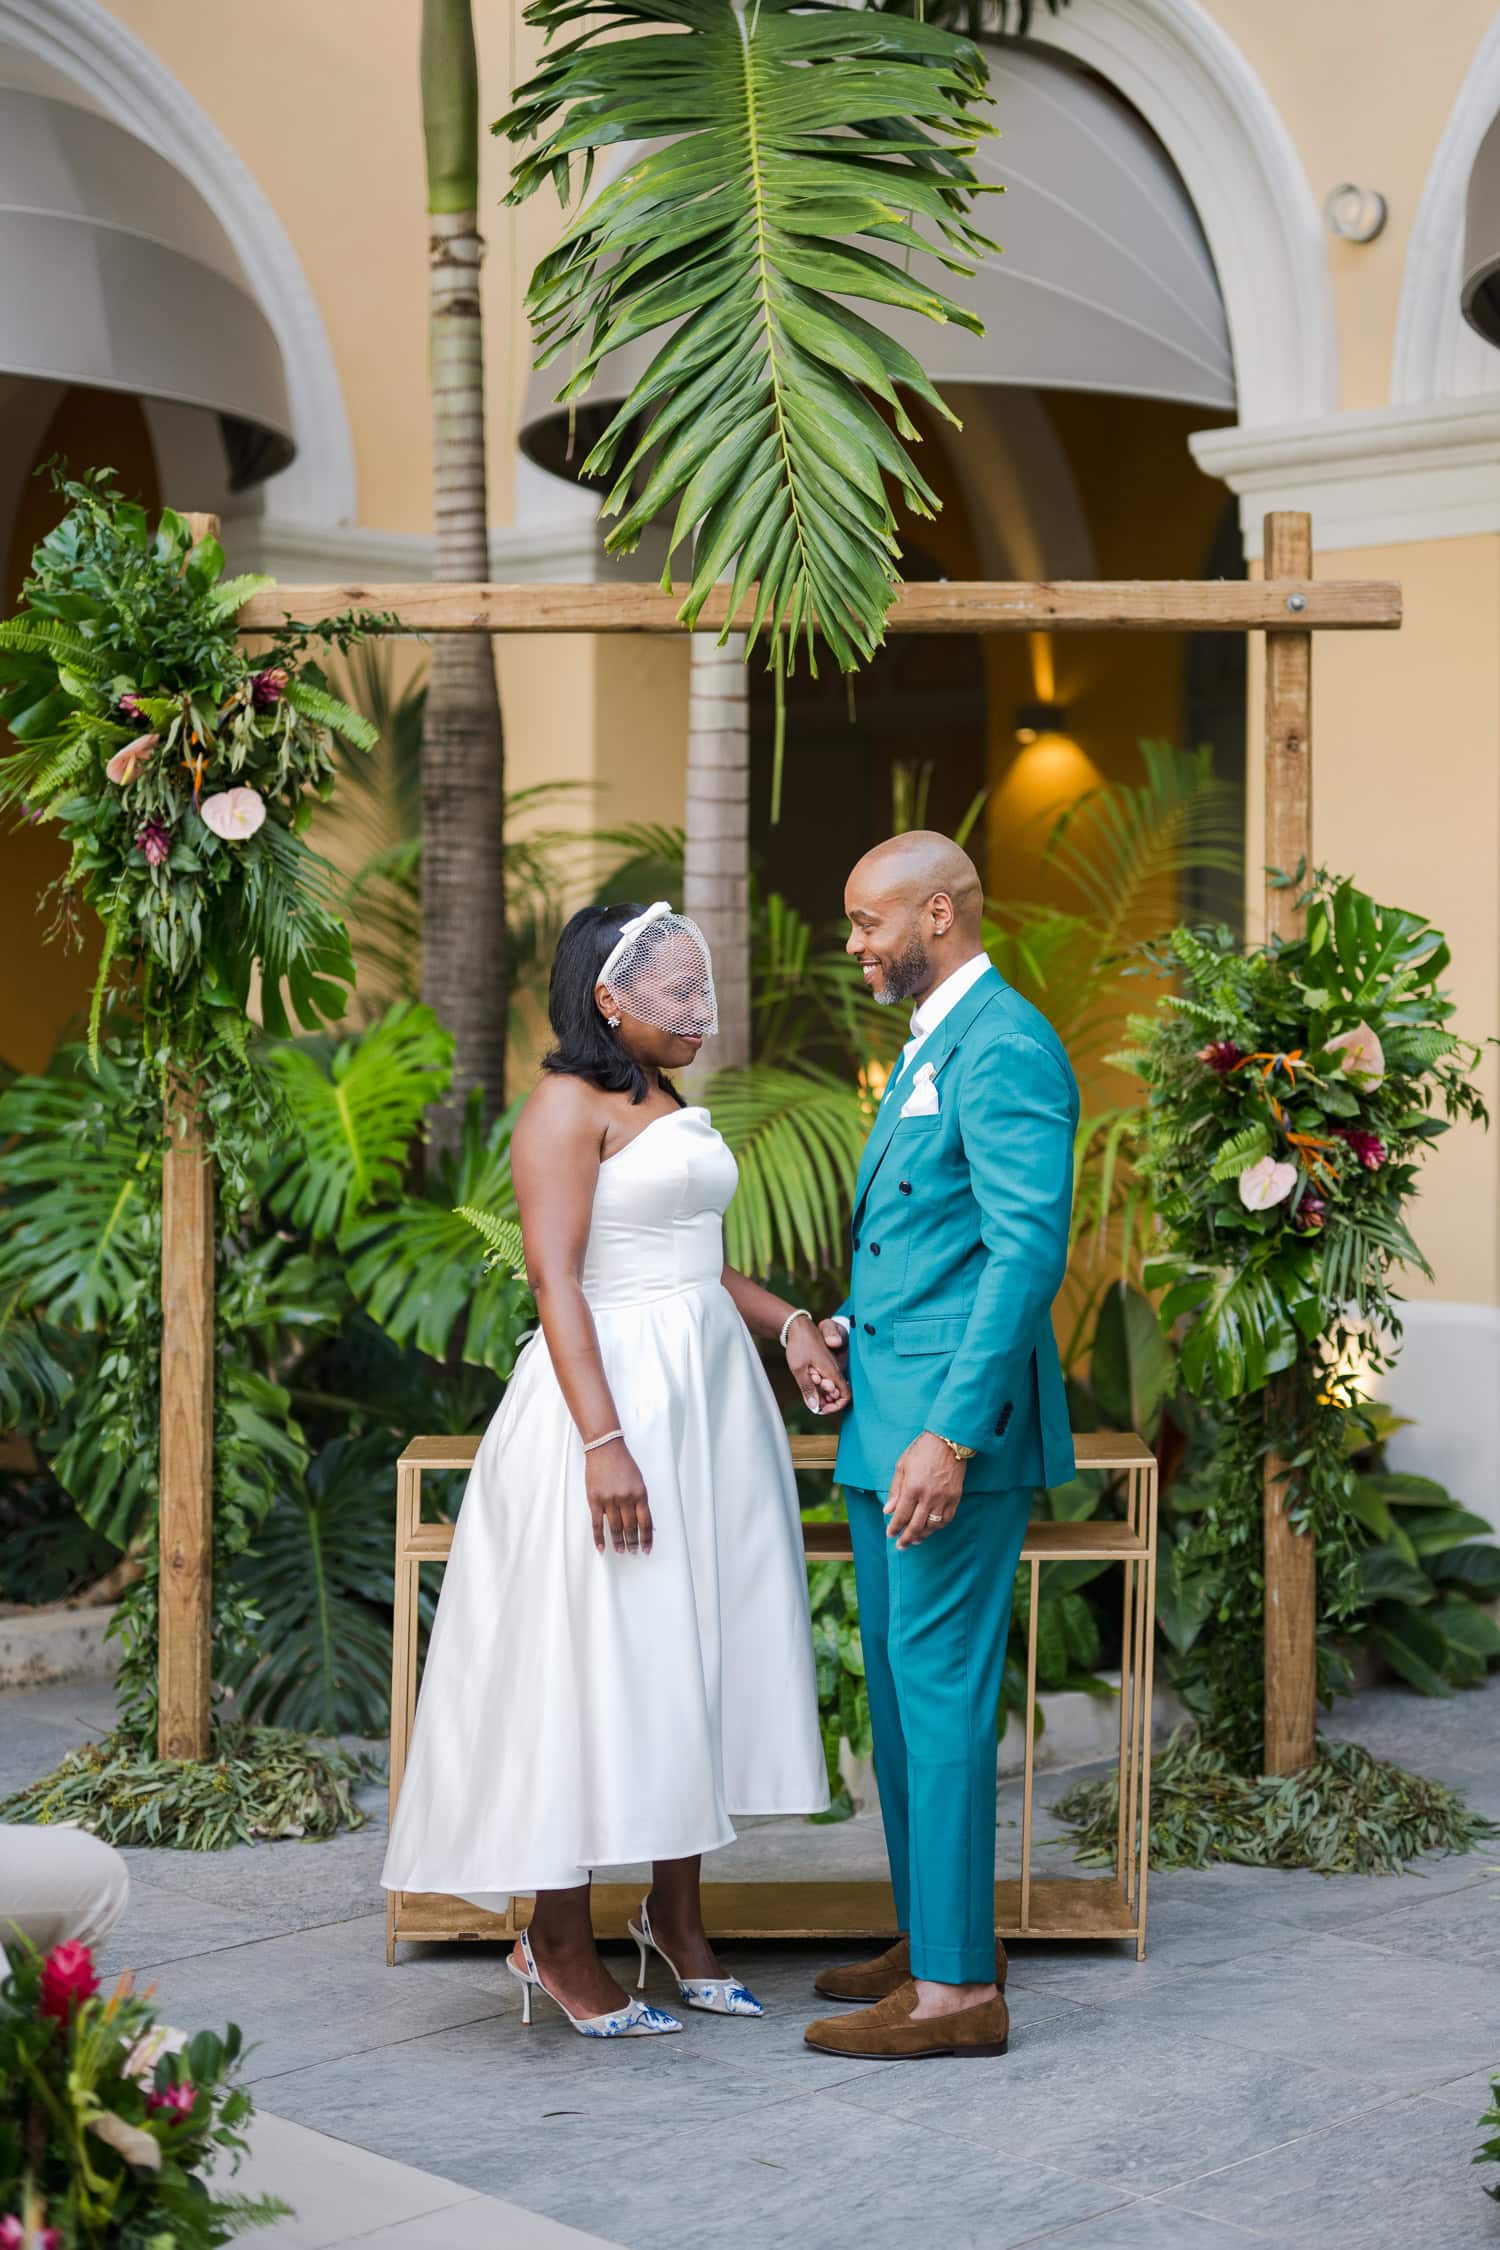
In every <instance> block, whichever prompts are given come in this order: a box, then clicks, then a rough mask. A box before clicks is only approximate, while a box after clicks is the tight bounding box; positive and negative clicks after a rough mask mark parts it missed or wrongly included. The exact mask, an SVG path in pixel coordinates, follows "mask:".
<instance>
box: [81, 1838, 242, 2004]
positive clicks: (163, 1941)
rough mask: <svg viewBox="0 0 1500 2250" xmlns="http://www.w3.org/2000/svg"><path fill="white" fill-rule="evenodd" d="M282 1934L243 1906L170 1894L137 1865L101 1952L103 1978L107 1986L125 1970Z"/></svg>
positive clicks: (180, 1892)
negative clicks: (214, 1903) (232, 1906)
mask: <svg viewBox="0 0 1500 2250" xmlns="http://www.w3.org/2000/svg"><path fill="white" fill-rule="evenodd" d="M277 1929H278V1924H277V1923H276V1921H275V1920H273V1919H270V1918H261V1917H258V1916H256V1915H255V1913H254V1912H253V1911H248V1910H246V1909H245V1908H243V1907H234V1908H230V1907H226V1906H213V1905H210V1904H209V1902H208V1901H207V1900H206V1899H201V1898H195V1897H194V1896H193V1895H192V1894H191V1892H186V1891H169V1890H166V1889H164V1888H163V1887H162V1886H161V1885H160V1884H157V1883H153V1882H151V1881H150V1879H149V1878H148V1877H147V1876H146V1875H144V1874H143V1873H142V1872H141V1868H140V1866H139V1864H137V1865H136V1866H134V1867H132V1868H131V1871H130V1897H129V1900H128V1902H127V1904H126V1908H125V1912H124V1914H123V1915H122V1916H121V1918H120V1920H119V1921H118V1922H117V1923H116V1924H115V1927H114V1929H113V1930H112V1931H111V1932H110V1934H109V1936H108V1937H107V1938H106V1939H105V1941H104V1944H103V1945H102V1946H101V1947H100V1949H99V1970H100V1975H101V1976H102V1977H103V1978H104V1979H105V1980H106V1982H107V1981H108V1979H109V1978H110V1977H113V1976H117V1975H118V1974H119V1972H120V1970H121V1969H136V1970H141V1969H154V1968H155V1967H156V1966H157V1965H158V1964H159V1963H161V1962H163V1961H182V1960H186V1959H187V1958H188V1956H189V1955H191V1954H194V1953H215V1952H220V1951H223V1950H225V1949H226V1948H228V1947H231V1946H237V1945H246V1944H251V1943H253V1942H254V1941H255V1940H256V1939H258V1938H264V1937H272V1936H275V1935H276V1933H277Z"/></svg>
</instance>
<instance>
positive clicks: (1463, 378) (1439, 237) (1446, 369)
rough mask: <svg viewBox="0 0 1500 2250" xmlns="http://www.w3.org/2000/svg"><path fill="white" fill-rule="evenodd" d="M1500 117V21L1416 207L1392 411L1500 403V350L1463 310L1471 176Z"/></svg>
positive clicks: (1486, 40) (1476, 62) (1484, 43)
mask: <svg viewBox="0 0 1500 2250" xmlns="http://www.w3.org/2000/svg"><path fill="white" fill-rule="evenodd" d="M1497 111H1500V16H1497V17H1496V19H1495V21H1494V22H1493V23H1492V24H1491V25H1490V27H1489V29H1488V31H1487V32H1486V33H1485V35H1484V37H1483V39H1481V40H1480V42H1479V46H1478V49H1477V50H1476V52H1475V55H1474V59H1473V61H1472V62H1471V63H1470V65H1469V68H1468V70H1467V72H1466V73H1465V76H1464V82H1463V84H1462V86H1461V87H1460V88H1459V90H1458V98H1457V100H1456V101H1455V102H1454V104H1453V108H1452V110H1451V111H1450V112H1449V116H1448V122H1447V124H1446V125H1445V126H1444V128H1443V137H1442V139H1441V140H1440V141H1439V142H1438V145H1437V151H1436V153H1435V155H1434V156H1433V159H1432V162H1431V164H1430V165H1429V167H1428V171H1427V178H1426V181H1425V182H1424V184H1423V188H1422V200H1421V202H1420V203H1419V204H1418V205H1417V216H1416V219H1415V221H1414V222H1413V225H1412V230H1411V240H1410V241H1409V242H1408V244H1407V248H1406V265H1405V268H1404V269H1403V272H1402V277H1401V302H1400V305H1399V307H1398V309H1397V313H1396V341H1395V346H1394V349H1393V350H1392V353H1391V403H1392V405H1393V406H1418V405H1432V404H1434V403H1435V402H1438V401H1440V400H1447V399H1461V398H1483V397H1486V396H1490V397H1493V395H1494V394H1495V393H1496V392H1497V391H1500V352H1497V351H1496V349H1495V347H1494V345H1493V344H1487V343H1486V342H1485V341H1484V338H1483V337H1482V336H1477V335H1476V334H1475V332H1474V330H1473V329H1472V328H1471V327H1470V326H1469V324H1468V322H1467V321H1466V320H1465V319H1464V316H1463V314H1462V312H1461V311H1460V310H1459V284H1460V281H1461V279H1462V266H1463V244H1464V206H1465V200H1466V198H1467V196H1468V192H1469V174H1470V172H1471V171H1472V170H1473V168H1474V158H1475V156H1476V154H1477V153H1478V149H1479V144H1480V142H1481V141H1482V140H1483V138H1484V136H1485V134H1486V132H1487V131H1488V130H1489V128H1490V126H1491V125H1492V124H1493V123H1494V120H1495V115H1496V112H1497Z"/></svg>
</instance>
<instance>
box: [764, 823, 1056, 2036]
mask: <svg viewBox="0 0 1500 2250" xmlns="http://www.w3.org/2000/svg"><path fill="white" fill-rule="evenodd" d="M844 907H845V911H846V913H847V915H848V918H849V923H850V935H849V943H848V950H849V952H850V954H851V955H852V956H853V958H854V959H855V960H856V961H857V962H858V963H859V966H860V968H861V970H862V971H863V974H864V978H865V982H866V984H867V985H868V986H869V988H870V990H871V991H872V992H873V993H874V995H875V998H876V999H877V1000H878V1001H880V1002H881V1003H882V1004H883V1005H886V1006H894V1005H895V1004H896V1003H897V1002H898V1001H902V1000H914V1001H916V1002H917V1006H916V1008H915V1009H914V1010H913V1013H912V1018H911V1037H910V1038H909V1039H908V1041H907V1043H906V1046H905V1047H904V1049H903V1050H902V1054H901V1059H900V1061H899V1062H898V1064H897V1065H896V1067H895V1069H894V1070H893V1071H892V1073H891V1077H890V1080H889V1083H888V1084H887V1086H886V1090H885V1096H884V1099H883V1101H882V1103H881V1107H880V1112H879V1114H878V1116H877V1117H876V1120H875V1125H874V1128H873V1130H872V1132H871V1134H870V1138H869V1142H868V1144H867V1146H866V1149H865V1153H864V1159H863V1162H862V1163H861V1165H860V1171H859V1178H858V1181H857V1183H856V1186H855V1193H854V1227H853V1235H854V1241H853V1253H854V1254H853V1278H852V1281H851V1285H850V1291H849V1296H848V1298H847V1300H846V1301H845V1303H844V1305H843V1307H842V1308H841V1310H840V1312H838V1313H837V1314H835V1316H834V1319H833V1320H831V1321H828V1322H826V1323H825V1324H824V1331H823V1332H824V1335H825V1337H826V1338H827V1340H828V1342H829V1343H830V1344H832V1345H834V1346H835V1348H837V1349H842V1348H843V1347H844V1345H845V1342H846V1339H847V1347H848V1351H849V1376H850V1381H851V1384H852V1386H853V1394H854V1396H853V1404H852V1406H851V1408H850V1410H849V1415H848V1418H847V1419H846V1421H845V1423H844V1429H843V1434H842V1437H841V1438H840V1441H839V1455H838V1470H837V1474H838V1479H839V1482H840V1483H841V1484H842V1485H843V1487H844V1491H845V1495H846V1498H847V1502H848V1509H849V1528H850V1535H851V1540H852V1544H853V1548H854V1568H855V1578H856V1583H857V1586H858V1591H859V1616H860V1630H861V1635H862V1639H863V1644H864V1658H865V1677H866V1681H867V1684H868V1687H869V1694H870V1713H871V1717H872V1720H873V1722H874V1730H875V1774H876V1779H877V1782H878V1784H879V1788H880V1805H881V1811H882V1814H883V1815H884V1820H885V1834H886V1847H887V1850H888V1852H889V1855H890V1863H891V1885H892V1888H893V1890H894V1892H895V1896H896V1915H897V1920H898V1922H899V1925H900V1928H901V1930H902V1932H903V1933H904V1934H903V1935H902V1937H901V1938H900V1939H899V1940H898V1942H897V1943H896V1944H895V1945H894V1946H892V1947H891V1949H890V1950H889V1951H888V1952H887V1953H883V1954H882V1955H881V1956H880V1957H879V1959H878V1960H875V1961H870V1962H867V1963H864V1964H861V1965H860V1966H858V1967H855V1968H848V1969H829V1970H825V1971H824V1972H823V1974H822V1975H821V1976H820V1977H819V1978H818V1979H817V1989H818V1990H819V1991H820V1992H822V1993H824V1994H825V1995H826V1996H827V1997H828V1998H830V1999H835V2000H864V2001H869V2002H874V2003H876V2004H875V2005H874V2006H868V2007H866V2008H864V2009H863V2010H861V2011H860V2012H858V2013H853V2014H849V2013H846V2014H844V2015H840V2016H830V2017H828V2018H827V2019H826V2020H825V2021H823V2022H820V2023H815V2024H813V2025H812V2026H811V2027H810V2028H809V2030H808V2032H807V2042H808V2045H809V2046H812V2047H818V2048H822V2049H824V2050H826V2051H827V2052H829V2053H831V2054H837V2055H870V2056H876V2057H880V2058H882V2059H888V2060H896V2059H901V2058H906V2057H916V2056H919V2055H936V2054H949V2053H955V2052H956V2053H966V2054H1003V2053H1004V2052H1005V2046H1006V2040H1007V2036H1008V2031H1009V2018H1008V2016H1007V2012H1006V2006H1005V2000H1004V1996H1003V1994H1002V1993H1001V1992H1000V1990H999V1989H998V1987H999V1986H1001V1985H1003V1983H1004V1981H1005V1949H1004V1947H1003V1946H1002V1945H1000V1944H999V1943H998V1941H997V1939H996V1937H995V1910H994V1879H995V1754H996V1720H997V1714H998V1707H999V1701H1000V1678H1001V1671H1002V1667H1003V1665H1004V1661H1005V1643H1006V1634H1007V1631H1008V1627H1009V1622H1010V1597H1011V1586H1012V1583H1013V1580H1014V1578H1015V1572H1016V1565H1017V1562H1018V1560H1019V1558H1020V1553H1021V1541H1022V1538H1023V1536H1024V1534H1025V1530H1026V1524H1027V1519H1028V1516H1029V1515H1030V1512H1031V1500H1032V1495H1033V1491H1034V1489H1035V1487H1036V1486H1037V1485H1042V1484H1061V1483H1063V1482H1065V1481H1066V1480H1067V1479H1068V1478H1069V1477H1071V1476H1072V1475H1073V1473H1074V1472H1073V1441H1072V1436H1071V1433H1070V1430H1069V1426H1068V1413H1067V1405H1066V1400H1065V1397H1064V1392H1063V1379H1062V1370H1061V1367H1060V1365H1059V1362H1058V1356H1057V1345H1056V1343H1055V1341H1054V1339H1053V1333H1052V1321H1051V1307H1052V1300H1053V1298H1054V1297H1055V1296H1056V1294H1057V1291H1058V1289H1059V1287H1060V1285H1061V1283H1062V1278H1063V1271H1064V1268H1065V1266H1066V1264H1067V1254H1068V1219H1069V1212H1070V1207H1071V1202H1072V1187H1073V1134H1074V1130H1075V1128H1076V1126H1077V1123H1078V1089H1077V1086H1076V1084H1075V1082H1074V1078H1073V1072H1072V1070H1071V1068H1070V1066H1069V1063H1068V1058H1067V1055H1066V1053H1065V1052H1064V1049H1063V1046H1062V1043H1061V1041H1060V1040H1059V1039H1058V1037H1057V1034H1056V1033H1055V1032H1054V1031H1053V1029H1052V1027H1051V1025H1050V1024H1049V1023H1048V1022H1047V1021H1046V1019H1045V1017H1043V1016H1042V1015H1040V1014H1039V1013H1038V1012H1037V1010H1036V1009H1035V1008H1033V1007H1032V1006H1031V1005H1030V1003H1029V1002H1028V1001H1026V1000H1023V999H1022V998H1021V997H1020V995H1019V994H1018V993H1016V992H1013V991H1012V990H1011V988H1010V986H1009V985H1008V984H1007V983H1006V982H1005V980H1004V978H1003V977H1002V976H1001V975H1000V974H999V972H998V971H997V970H995V969H993V968H991V966H990V964H989V962H988V960H987V959H986V957H985V954H984V949H983V944H982V940H981V914H982V907H983V894H982V891H981V887H980V881H979V876H978V873H977V871H976V869H975V867H974V864H973V862H972V860H970V859H969V857H968V855H967V854H966V853H965V852H963V851H961V850H960V849H959V847H958V846H957V845H956V844H954V843H952V842H950V840H949V839H948V838H947V837H946V836H938V835H933V834H930V833H928V832H926V831H924V830H916V831H914V832H912V833H910V834H908V835H904V836H897V837H893V838H892V840H891V841H890V842H889V843H886V844H881V845H879V846H878V847H877V849H876V850H874V851H872V852H869V853H867V854H866V856H865V857H864V858H863V859H862V860H861V861H860V863H859V865H858V866H857V867H856V868H855V870H854V872H853V874H852V875H851V876H850V878H849V881H848V884H847V886H846V889H845V892H844Z"/></svg>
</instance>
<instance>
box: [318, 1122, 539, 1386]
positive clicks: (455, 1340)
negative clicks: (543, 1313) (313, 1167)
mask: <svg viewBox="0 0 1500 2250" xmlns="http://www.w3.org/2000/svg"><path fill="white" fill-rule="evenodd" d="M519 1112H520V1104H519V1102H517V1103H513V1104H512V1106H511V1107H510V1108H509V1109H508V1110H507V1111H506V1112H505V1114H504V1116H502V1117H498V1118H497V1119H496V1120H495V1123H494V1124H493V1125H492V1126H491V1127H490V1129H489V1131H488V1133H486V1132H485V1130H484V1123H483V1118H482V1114H481V1109H480V1103H479V1098H478V1095H477V1093H476V1094H475V1095H474V1096H471V1098H470V1101H469V1106H468V1109H467V1111H466V1113H465V1117H464V1130H463V1139H462V1142H461V1144H460V1147H459V1152H458V1161H457V1163H456V1164H455V1163H454V1162H453V1161H452V1160H451V1159H450V1158H447V1157H445V1158H443V1159H442V1160H441V1161H440V1162H439V1163H438V1164H437V1165H435V1166H434V1167H433V1169H432V1171H431V1173H430V1174H429V1177H428V1181H427V1191H426V1193H425V1194H423V1195H420V1196H417V1195H410V1196H406V1197H404V1198H403V1200H402V1201H401V1202H400V1203H399V1204H397V1205H396V1206H395V1207H394V1208H393V1209H391V1210H388V1211H383V1212H380V1213H378V1214H372V1215H371V1216H369V1217H368V1218H366V1219H362V1220H360V1221H358V1222H357V1223H356V1224H355V1225H354V1226H352V1227H351V1228H350V1229H349V1231H348V1233H347V1235H346V1236H345V1249H346V1251H347V1253H348V1258H349V1264H348V1278H349V1286H350V1288H351V1289H352V1290H353V1291H354V1294H355V1296H356V1297H358V1299H359V1301H360V1303H361V1304H362V1305H363V1306H364V1308H365V1310H366V1312H367V1313H368V1314H369V1315H370V1318H371V1319H372V1320H373V1321H375V1322H376V1324H377V1325H378V1326H379V1327H381V1328H383V1329H384V1330H385V1332H386V1334H387V1335H388V1336H389V1337H391V1338H392V1339H393V1341H394V1342H396V1343H398V1344H415V1346H416V1347H417V1349H418V1351H423V1352H426V1353H428V1354H429V1356H430V1357H432V1358H433V1359H446V1358H447V1357H448V1354H449V1352H450V1350H451V1349H456V1350H457V1352H458V1355H459V1357H460V1358H461V1359H462V1360H464V1361H465V1362H467V1364H468V1365H469V1366H471V1367H487V1368H489V1369H491V1371H492V1372H493V1373H494V1374H496V1375H502V1376H508V1375H509V1374H510V1371H511V1369H512V1368H513V1367H514V1366H515V1363H516V1352H517V1350H518V1349H519V1346H520V1340H521V1335H522V1332H523V1330H525V1329H526V1328H527V1327H528V1326H529V1325H531V1322H532V1319H533V1317H534V1316H533V1312H532V1305H531V1295H530V1292H529V1291H528V1289H527V1287H526V1284H525V1282H524V1280H520V1279H518V1278H517V1277H516V1276H515V1275H514V1274H513V1273H509V1272H506V1271H505V1270H503V1269H502V1268H500V1267H494V1268H491V1269H490V1270H488V1271H486V1270H485V1258H484V1248H483V1243H482V1241H481V1238H480V1236H479V1234H478V1233H476V1231H475V1229H474V1228H473V1226H472V1225H471V1224H470V1222H469V1220H468V1219H467V1218H465V1217H464V1215H463V1207H467V1208H468V1209H469V1210H472V1211H480V1212H486V1213H489V1214H490V1215H492V1217H493V1218H495V1219H496V1220H501V1221H509V1222H512V1223H514V1221H515V1218H516V1200H515V1191H514V1189H513V1188H512V1186H511V1179H510V1136H511V1131H512V1129H513V1127H514V1125H515V1121H516V1118H517V1116H518V1114H519ZM456 1207H458V1208H456Z"/></svg>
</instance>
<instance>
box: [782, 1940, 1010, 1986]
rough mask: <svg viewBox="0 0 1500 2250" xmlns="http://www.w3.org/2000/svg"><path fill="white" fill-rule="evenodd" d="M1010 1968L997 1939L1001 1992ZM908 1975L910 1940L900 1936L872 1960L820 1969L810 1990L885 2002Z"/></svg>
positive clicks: (996, 1958) (996, 1976)
mask: <svg viewBox="0 0 1500 2250" xmlns="http://www.w3.org/2000/svg"><path fill="white" fill-rule="evenodd" d="M1009 1965H1010V1964H1009V1963H1008V1962H1007V1960H1006V1958H1005V1948H1004V1946H1003V1945H1002V1944H1001V1943H1000V1940H999V1939H998V1938H996V1940H995V1982H996V1984H998V1985H999V1987H1000V1989H1001V1991H1002V1992H1003V1991H1004V1990H1005V1972H1006V1970H1007V1968H1008V1967H1009ZM910 1975H911V1939H910V1938H907V1937H899V1938H897V1940H896V1942H895V1944H894V1945H893V1946H890V1947H888V1948H887V1950H886V1951H885V1952H884V1953H879V1954H877V1955H876V1957H875V1959H874V1960H873V1961H851V1962H850V1963H849V1965H848V1967H847V1968H842V1969H822V1970H820V1971H819V1973H818V1975H817V1976H815V1977H814V1978H813V1990H814V1992H821V1993H822V1995H823V1998H824V1999H825V2000H884V1999H885V1998H886V1996H887V1994H889V1993H892V1992H897V1991H899V1990H900V1988H901V1986H902V1985H903V1984H905V1983H906V1982H907V1980H908V1978H909V1977H910Z"/></svg>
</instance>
